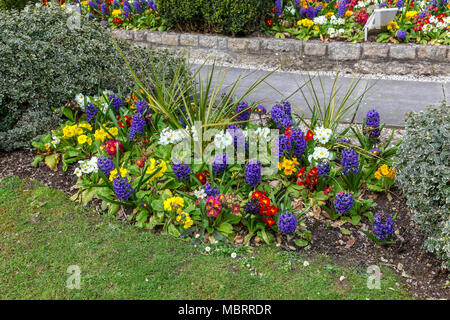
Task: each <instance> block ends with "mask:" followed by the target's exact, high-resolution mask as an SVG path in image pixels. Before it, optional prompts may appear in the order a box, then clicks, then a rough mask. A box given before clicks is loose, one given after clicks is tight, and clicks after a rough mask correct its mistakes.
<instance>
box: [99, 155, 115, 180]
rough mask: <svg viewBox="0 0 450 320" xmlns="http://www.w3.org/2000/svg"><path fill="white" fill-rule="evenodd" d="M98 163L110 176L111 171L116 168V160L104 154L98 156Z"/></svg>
mask: <svg viewBox="0 0 450 320" xmlns="http://www.w3.org/2000/svg"><path fill="white" fill-rule="evenodd" d="M97 165H98V168H99V169H100V170H102V171H103V173H104V174H105V176H107V177H108V176H109V173H110V172H111V171H112V170H114V168H115V166H114V162H113V161H112V160H111V159H110V158H107V157H104V156H100V157H98V160H97Z"/></svg>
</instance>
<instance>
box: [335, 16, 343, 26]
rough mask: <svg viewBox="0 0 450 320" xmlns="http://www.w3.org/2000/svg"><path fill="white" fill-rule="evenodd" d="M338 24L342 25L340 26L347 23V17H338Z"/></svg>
mask: <svg viewBox="0 0 450 320" xmlns="http://www.w3.org/2000/svg"><path fill="white" fill-rule="evenodd" d="M337 24H338V25H340V26H342V25H344V24H345V19H344V18H339V19H337Z"/></svg>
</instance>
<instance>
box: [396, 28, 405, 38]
mask: <svg viewBox="0 0 450 320" xmlns="http://www.w3.org/2000/svg"><path fill="white" fill-rule="evenodd" d="M397 38H399V39H401V40H403V39H405V38H406V31H404V30H398V33H397Z"/></svg>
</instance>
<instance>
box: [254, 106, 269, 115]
mask: <svg viewBox="0 0 450 320" xmlns="http://www.w3.org/2000/svg"><path fill="white" fill-rule="evenodd" d="M255 112H256V113H258V114H266V112H267V111H266V108H264V106H263V105H259V106H257V107H256V108H255Z"/></svg>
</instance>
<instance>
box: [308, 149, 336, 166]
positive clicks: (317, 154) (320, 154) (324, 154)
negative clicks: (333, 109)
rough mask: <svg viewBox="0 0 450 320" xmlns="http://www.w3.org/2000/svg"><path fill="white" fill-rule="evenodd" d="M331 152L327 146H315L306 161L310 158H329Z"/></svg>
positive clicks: (310, 159)
mask: <svg viewBox="0 0 450 320" xmlns="http://www.w3.org/2000/svg"><path fill="white" fill-rule="evenodd" d="M331 155H332V154H331V153H330V151H329V150H328V149H327V148H324V147H315V148H314V152H313V154H311V155H309V156H308V161H309V162H311V161H312V159H314V160H316V161H317V160H322V159H328V160H331Z"/></svg>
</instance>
